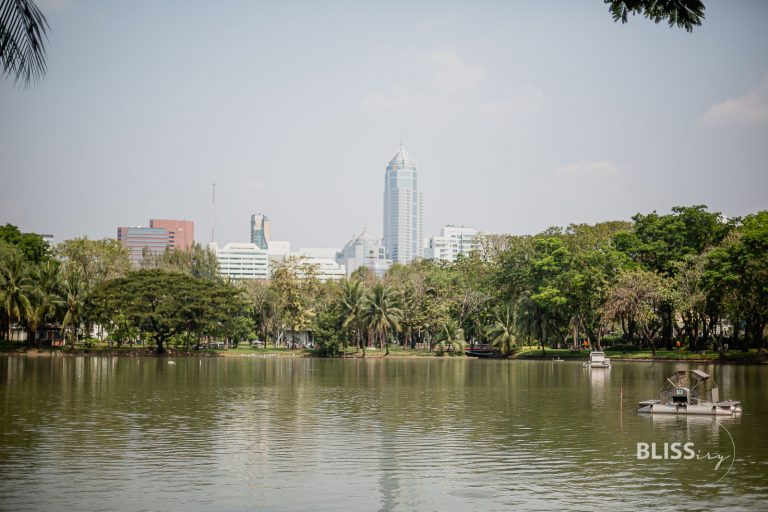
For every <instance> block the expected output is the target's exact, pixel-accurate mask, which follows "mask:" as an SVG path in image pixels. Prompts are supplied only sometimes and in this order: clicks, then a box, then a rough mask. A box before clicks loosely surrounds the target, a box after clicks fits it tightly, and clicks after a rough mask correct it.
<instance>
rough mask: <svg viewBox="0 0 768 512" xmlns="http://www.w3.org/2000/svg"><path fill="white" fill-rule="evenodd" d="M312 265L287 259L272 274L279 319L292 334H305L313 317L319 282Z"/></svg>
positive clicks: (297, 259) (295, 259)
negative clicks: (302, 332) (301, 332)
mask: <svg viewBox="0 0 768 512" xmlns="http://www.w3.org/2000/svg"><path fill="white" fill-rule="evenodd" d="M316 275H317V271H316V269H315V267H314V266H312V265H307V264H306V263H303V262H302V261H301V259H300V258H288V259H287V260H286V261H284V262H281V263H279V264H278V265H277V266H276V267H275V268H274V270H273V271H272V281H271V286H272V288H273V289H274V291H275V295H276V297H277V304H278V307H279V311H280V318H281V320H282V321H283V322H285V324H286V326H287V327H288V328H289V329H290V330H291V332H292V334H293V335H295V333H297V332H300V331H307V330H309V328H310V327H311V325H312V320H313V318H314V316H315V298H316V297H317V296H318V292H319V284H320V283H319V281H318V280H317V277H316Z"/></svg>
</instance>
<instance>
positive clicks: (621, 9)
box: [604, 0, 704, 32]
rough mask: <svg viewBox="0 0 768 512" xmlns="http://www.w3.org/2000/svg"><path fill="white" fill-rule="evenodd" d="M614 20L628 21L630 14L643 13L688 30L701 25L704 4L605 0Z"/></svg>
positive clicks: (676, 0) (691, 0) (696, 0)
mask: <svg viewBox="0 0 768 512" xmlns="http://www.w3.org/2000/svg"><path fill="white" fill-rule="evenodd" d="M604 1H605V3H606V4H608V5H609V8H608V10H609V11H610V13H611V16H612V17H613V21H619V20H621V22H622V23H626V22H627V21H628V17H629V15H630V14H632V15H633V16H634V15H635V14H641V15H643V16H644V17H645V18H647V19H649V20H652V21H653V22H654V23H659V22H661V21H662V20H667V22H668V23H669V26H670V27H674V26H675V25H677V26H678V27H680V28H684V29H685V30H686V31H687V32H692V31H693V28H694V27H698V26H701V22H702V20H703V19H704V4H703V3H702V2H701V0H604Z"/></svg>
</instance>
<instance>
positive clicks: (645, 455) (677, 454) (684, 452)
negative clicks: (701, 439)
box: [637, 442, 722, 466]
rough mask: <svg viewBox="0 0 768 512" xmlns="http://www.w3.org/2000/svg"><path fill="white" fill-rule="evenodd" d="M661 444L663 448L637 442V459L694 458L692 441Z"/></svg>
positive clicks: (653, 444)
mask: <svg viewBox="0 0 768 512" xmlns="http://www.w3.org/2000/svg"><path fill="white" fill-rule="evenodd" d="M662 446H663V447H664V448H663V450H661V449H657V447H656V443H650V444H648V443H637V460H646V459H651V460H680V459H683V460H692V459H695V458H696V452H695V451H693V443H692V442H688V443H663V444H662ZM721 462H722V461H721ZM718 466H719V464H718Z"/></svg>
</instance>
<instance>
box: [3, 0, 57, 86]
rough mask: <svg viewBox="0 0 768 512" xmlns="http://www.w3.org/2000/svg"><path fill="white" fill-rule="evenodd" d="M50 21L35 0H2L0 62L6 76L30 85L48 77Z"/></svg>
mask: <svg viewBox="0 0 768 512" xmlns="http://www.w3.org/2000/svg"><path fill="white" fill-rule="evenodd" d="M47 29H48V22H47V21H46V19H45V16H43V13H42V12H40V9H38V8H37V6H36V5H35V4H34V2H32V0H0V62H1V63H2V75H3V77H8V76H13V77H14V80H15V81H16V83H19V82H23V83H24V84H25V85H27V86H28V85H29V84H30V83H32V82H37V81H38V80H39V79H40V78H41V77H42V76H43V75H44V74H45V69H46V65H45V46H44V44H43V39H44V38H45V37H46V30H47Z"/></svg>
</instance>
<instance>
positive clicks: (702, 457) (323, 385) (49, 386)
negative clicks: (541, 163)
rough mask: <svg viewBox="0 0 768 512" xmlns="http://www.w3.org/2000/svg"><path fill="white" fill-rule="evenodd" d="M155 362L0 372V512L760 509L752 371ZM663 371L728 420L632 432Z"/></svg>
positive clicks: (764, 450) (19, 367)
mask: <svg viewBox="0 0 768 512" xmlns="http://www.w3.org/2000/svg"><path fill="white" fill-rule="evenodd" d="M174 362H175V364H169V363H168V359H164V358H140V357H137V358H130V357H63V356H57V357H15V356H1V357H0V401H1V403H2V406H1V407H2V414H1V415H0V509H3V510H18V511H22V510H120V511H142V510H152V511H156V510H162V511H176V510H178V511H198V510H200V511H203V510H204V511H216V510H244V509H247V510H269V511H273V510H278V511H280V510H285V511H289V510H313V511H314V510H329V511H330V510H333V511H338V510H437V511H453V510H459V511H462V512H465V511H469V510H512V509H527V510H531V509H534V510H564V509H569V510H570V509H582V510H593V509H597V508H604V509H606V510H616V509H624V510H632V509H660V510H665V509H677V510H680V509H685V510H699V509H701V510H710V509H712V508H718V507H721V508H728V509H729V510H755V509H759V508H763V509H765V507H768V505H767V504H766V503H768V502H767V501H766V500H768V439H767V438H766V435H767V434H768V403H766V402H768V400H766V399H767V398H768V367H760V366H739V365H712V364H690V365H689V364H680V363H652V362H626V363H622V362H614V366H613V368H612V369H610V370H600V369H595V370H589V369H585V368H582V366H581V363H580V362H576V361H568V362H552V361H501V360H477V359H469V358H468V359H455V358H445V359H439V358H434V359H427V358H424V359H406V358H400V359H396V358H391V359H379V358H366V359H364V360H363V359H344V360H330V359H312V358H287V357H286V358H202V359H197V358H178V359H174ZM678 367H679V368H686V367H692V368H699V369H701V370H703V371H705V372H708V373H710V374H711V375H713V376H714V378H715V379H716V380H717V382H718V383H719V384H720V390H721V398H734V399H739V400H741V401H742V403H743V407H744V413H743V414H742V415H741V417H738V418H735V419H731V418H721V419H714V418H709V417H699V418H695V417H679V418H678V417H659V416H653V417H650V416H643V415H639V414H637V413H636V412H635V409H636V404H637V402H638V401H640V400H645V399H650V398H657V397H658V392H659V390H660V389H661V387H663V385H664V379H665V378H666V377H668V376H669V375H670V374H671V373H672V372H673V371H674V370H675V369H676V368H678ZM638 443H645V445H641V446H647V447H648V450H649V451H648V452H647V453H645V452H642V450H641V456H644V455H646V454H648V455H649V456H648V457H647V458H640V459H639V458H638ZM672 443H680V445H675V446H678V447H680V446H682V445H683V444H684V443H693V444H690V445H688V447H689V449H690V452H682V454H683V455H684V456H685V457H688V456H689V455H690V454H695V458H690V459H686V458H683V457H680V458H677V459H675V458H674V455H675V454H676V452H675V451H674V450H673V449H672V448H674V447H673V446H672ZM651 446H653V447H655V449H656V452H655V454H656V456H657V457H662V458H661V459H655V460H654V459H651V457H650V449H651ZM665 446H666V447H667V457H666V458H663V457H664V447H665ZM734 452H735V458H734V457H733V453H734ZM718 463H719V465H718Z"/></svg>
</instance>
